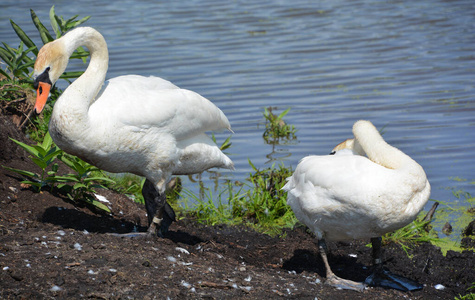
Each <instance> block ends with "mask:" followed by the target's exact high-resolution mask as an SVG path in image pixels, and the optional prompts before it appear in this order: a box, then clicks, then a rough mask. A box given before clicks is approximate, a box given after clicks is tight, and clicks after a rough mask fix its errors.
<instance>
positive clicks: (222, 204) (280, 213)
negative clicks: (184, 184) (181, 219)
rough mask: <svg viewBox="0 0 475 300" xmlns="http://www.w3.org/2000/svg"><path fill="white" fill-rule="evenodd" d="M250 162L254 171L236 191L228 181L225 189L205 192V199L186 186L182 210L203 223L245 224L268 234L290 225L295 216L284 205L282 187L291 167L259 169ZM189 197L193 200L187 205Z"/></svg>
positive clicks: (291, 225)
mask: <svg viewBox="0 0 475 300" xmlns="http://www.w3.org/2000/svg"><path fill="white" fill-rule="evenodd" d="M249 165H250V166H251V168H252V169H253V172H252V173H250V174H249V177H248V178H247V179H246V183H245V184H243V185H240V186H238V187H237V189H238V190H237V191H235V190H234V189H235V188H236V186H234V185H233V184H231V183H230V182H228V184H227V187H226V189H224V190H223V191H221V192H220V193H218V194H217V195H212V193H211V192H208V193H207V194H205V199H206V200H201V199H200V198H198V197H197V196H196V195H194V194H192V193H190V192H189V191H187V190H185V191H184V192H183V193H182V194H181V196H182V197H183V199H184V200H182V201H181V204H182V205H183V207H184V209H183V213H185V214H186V215H189V216H191V217H193V218H195V219H196V220H198V221H199V222H201V223H204V224H210V225H215V224H228V225H245V226H248V227H251V228H254V229H256V230H258V231H261V232H265V233H269V234H278V233H280V232H281V231H282V229H283V228H292V227H293V226H294V225H295V224H296V223H297V220H296V218H295V216H294V214H293V212H292V210H291V208H290V206H288V205H287V201H286V197H287V194H286V193H285V192H284V191H282V187H283V186H284V184H285V182H286V181H285V180H286V178H287V177H289V176H290V175H291V174H292V172H291V170H290V169H287V168H285V167H284V166H283V165H280V166H279V167H276V166H275V165H272V166H271V167H269V168H265V169H263V170H259V169H258V168H256V167H255V166H254V165H253V164H252V162H251V161H249ZM223 198H226V199H225V200H224V199H223ZM213 199H215V201H217V206H216V205H215V204H214V201H213ZM190 200H192V201H193V202H194V203H196V204H195V205H193V206H190V204H189V202H190Z"/></svg>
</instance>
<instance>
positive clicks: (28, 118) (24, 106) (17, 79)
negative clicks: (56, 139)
mask: <svg viewBox="0 0 475 300" xmlns="http://www.w3.org/2000/svg"><path fill="white" fill-rule="evenodd" d="M30 15H31V20H32V21H33V24H34V25H35V27H36V29H37V31H38V34H39V36H40V38H41V41H42V42H43V43H44V44H46V43H48V42H50V41H52V40H54V39H55V38H58V37H60V36H61V35H63V34H64V33H66V32H67V31H69V30H70V29H72V28H74V27H77V26H79V25H81V24H83V23H84V22H86V21H87V20H88V19H89V18H90V17H85V18H82V19H80V20H75V19H76V18H77V16H74V17H72V18H70V19H68V20H64V19H63V17H60V16H57V15H56V13H55V11H54V6H52V7H51V9H50V14H49V18H50V23H51V27H52V29H53V34H51V33H50V31H48V29H47V28H46V27H45V26H44V25H43V23H42V22H41V21H40V19H39V18H38V17H37V15H36V13H35V12H34V11H33V10H30ZM10 23H11V25H12V28H13V30H14V31H15V33H16V34H17V36H18V38H19V39H20V43H19V46H18V47H17V48H15V47H12V46H10V45H8V44H6V43H2V44H3V47H1V46H0V58H1V59H2V61H3V62H4V66H5V67H4V68H0V108H1V110H2V111H9V112H10V113H12V114H15V115H18V116H20V121H19V122H18V123H19V124H18V125H19V127H20V128H21V129H24V128H25V129H26V131H27V132H28V134H29V135H30V137H31V138H33V139H34V140H36V141H41V140H42V139H43V137H44V136H45V135H46V132H47V131H48V122H49V118H50V115H51V112H52V107H53V104H54V102H55V101H56V99H57V98H58V97H59V95H60V94H61V91H60V90H58V89H57V88H55V87H53V88H52V89H51V91H50V93H51V96H50V101H49V104H48V105H47V106H46V108H45V110H44V112H43V114H42V116H36V115H35V114H33V104H34V100H33V93H32V90H33V79H32V78H31V75H32V69H33V65H34V63H35V60H36V56H37V55H38V51H39V47H38V46H37V45H36V44H35V43H34V42H33V41H32V39H31V38H30V37H29V36H28V35H27V34H26V33H25V31H24V30H23V29H21V28H20V26H18V25H17V24H16V23H15V22H14V21H13V20H10ZM53 36H54V37H53ZM88 56H89V52H87V51H86V50H84V49H83V48H78V49H77V50H76V51H75V52H74V54H73V55H72V56H71V58H72V59H82V60H83V62H84V63H85V62H86V59H87V57H88ZM81 74H82V72H66V73H64V74H63V75H61V77H60V78H62V79H65V80H67V81H68V82H69V80H70V79H74V78H77V77H79V76H80V75H81Z"/></svg>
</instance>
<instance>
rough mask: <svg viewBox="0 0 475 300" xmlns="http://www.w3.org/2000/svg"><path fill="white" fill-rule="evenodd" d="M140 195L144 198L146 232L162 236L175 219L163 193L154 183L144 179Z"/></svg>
mask: <svg viewBox="0 0 475 300" xmlns="http://www.w3.org/2000/svg"><path fill="white" fill-rule="evenodd" d="M142 195H143V197H144V200H145V208H146V209H147V216H148V225H149V227H148V230H147V232H148V234H151V235H155V234H156V235H158V236H160V237H163V236H164V234H165V233H167V231H168V227H170V225H171V223H172V222H173V221H175V212H174V211H173V208H172V207H171V206H170V205H169V204H168V203H167V196H166V194H165V193H162V194H160V193H159V192H158V191H157V190H156V189H155V186H154V184H153V183H152V182H151V181H149V180H148V179H146V180H145V183H144V186H143V188H142Z"/></svg>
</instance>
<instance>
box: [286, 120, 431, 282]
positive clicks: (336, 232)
mask: <svg viewBox="0 0 475 300" xmlns="http://www.w3.org/2000/svg"><path fill="white" fill-rule="evenodd" d="M353 134H354V139H349V140H346V141H345V142H343V143H341V144H339V145H338V146H337V147H335V149H333V151H332V154H335V155H325V156H308V157H305V158H303V159H302V160H301V161H300V163H299V164H298V166H297V168H296V169H295V172H294V174H293V175H292V176H291V177H289V179H288V182H287V184H286V185H285V186H284V187H283V189H284V190H286V191H288V196H287V202H288V204H289V205H290V207H291V208H292V210H293V211H294V213H295V216H296V217H297V219H298V220H300V221H301V222H302V223H304V224H305V225H306V226H308V227H309V228H310V230H311V231H312V232H314V233H315V235H316V237H317V239H318V240H319V248H320V253H321V256H322V258H323V260H324V263H325V266H326V272H327V283H329V284H332V285H335V286H340V287H343V288H349V289H356V290H360V289H362V288H363V287H364V285H363V284H360V283H355V282H352V281H348V280H343V279H341V278H338V277H337V276H335V275H334V274H333V272H332V271H331V269H330V266H329V265H328V261H327V258H326V245H325V240H333V241H342V240H350V239H363V238H371V241H372V243H373V251H375V252H374V254H373V255H374V257H375V266H376V267H377V268H375V269H377V270H378V272H377V273H378V274H377V275H386V276H387V277H391V275H389V273H384V274H381V273H383V272H381V269H382V267H381V266H382V263H381V258H380V245H381V239H380V237H381V236H382V235H383V234H385V233H387V232H391V231H393V230H396V229H399V228H401V227H403V226H405V225H407V224H409V223H410V222H412V221H413V220H414V219H415V218H416V216H417V215H418V213H419V212H420V211H421V210H422V208H423V207H424V205H425V204H426V203H427V201H428V199H429V195H430V184H429V181H428V180H427V178H426V174H425V172H424V170H423V169H422V167H421V166H420V165H419V164H418V163H416V162H415V161H414V160H413V159H411V158H410V157H409V156H408V155H406V154H404V153H403V152H401V151H400V150H398V149H397V148H395V147H392V146H390V145H388V144H387V143H386V142H385V141H384V140H383V138H382V137H381V135H380V134H379V132H378V130H377V129H376V128H375V127H374V126H373V124H372V123H371V122H369V121H358V122H356V123H355V124H354V126H353ZM364 155H366V156H367V157H365V156H364ZM367 282H368V283H370V284H373V283H374V284H377V282H378V279H375V278H374V276H373V277H372V278H370V279H368V280H367ZM400 286H402V287H401V289H406V290H407V289H413V287H414V286H416V287H418V288H419V287H420V286H418V285H411V283H408V284H407V286H406V284H405V283H404V282H403V283H400V282H398V283H397V284H396V288H398V287H400ZM392 287H394V286H392Z"/></svg>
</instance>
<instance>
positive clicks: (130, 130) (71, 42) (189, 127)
mask: <svg viewBox="0 0 475 300" xmlns="http://www.w3.org/2000/svg"><path fill="white" fill-rule="evenodd" d="M79 46H86V47H87V48H88V49H89V50H90V52H91V60H90V63H89V66H88V68H87V70H86V71H85V72H84V74H83V75H82V76H80V77H79V78H78V79H76V80H75V81H74V82H73V83H72V84H71V85H70V86H69V87H68V88H67V89H66V90H65V91H64V92H63V94H62V95H61V97H60V98H59V99H58V100H57V102H56V104H55V106H54V110H53V114H52V117H51V121H50V126H49V130H50V133H51V136H52V138H53V140H54V141H55V143H56V144H57V145H58V146H59V147H60V148H61V149H63V150H64V151H66V152H69V153H71V154H74V155H77V156H78V157H80V158H82V159H84V160H86V161H89V162H91V163H92V164H94V165H96V166H97V167H99V168H102V169H104V170H106V171H110V172H131V173H134V174H137V175H140V176H144V177H146V178H147V179H149V180H150V181H152V182H153V183H154V184H155V186H156V188H157V190H158V191H159V192H160V193H162V192H164V190H165V183H166V182H167V180H169V178H170V176H171V175H172V174H192V173H197V172H202V171H204V170H207V169H209V168H212V167H222V168H229V169H232V168H233V163H232V161H231V160H230V159H229V158H228V157H227V156H226V155H224V154H223V153H222V152H221V151H220V149H219V148H218V147H217V146H216V145H215V144H214V143H213V142H212V140H211V139H210V138H209V137H208V136H207V135H206V134H205V132H207V131H218V130H219V131H222V130H226V129H228V130H231V126H230V124H229V121H228V119H227V118H226V116H225V115H224V113H223V112H222V111H221V110H220V109H219V108H218V107H216V106H215V105H214V104H213V103H212V102H210V101H209V100H207V99H206V98H204V97H202V96H200V95H199V94H197V93H195V92H192V91H189V90H185V89H180V88H179V87H177V86H176V85H174V84H172V83H171V82H169V81H167V80H164V79H161V78H158V77H144V76H139V75H126V76H120V77H116V78H113V79H110V80H108V81H107V82H105V83H104V79H105V76H106V72H107V68H108V50H107V44H106V42H105V40H104V38H103V37H102V35H101V34H100V33H99V32H97V31H96V30H95V29H93V28H89V27H81V28H77V29H74V30H72V31H70V32H69V33H67V34H66V35H65V36H63V37H62V38H60V39H58V40H55V41H53V42H51V43H49V44H47V45H45V46H44V47H43V48H42V49H41V50H40V53H39V54H38V59H37V61H36V63H35V75H36V76H38V75H39V74H42V73H44V72H47V73H48V74H49V78H50V79H51V81H52V83H53V84H54V82H55V81H56V80H57V79H58V78H59V76H60V75H61V74H62V73H63V72H64V70H65V69H66V66H67V62H68V59H69V57H70V55H71V54H72V52H73V51H74V50H75V49H76V48H77V47H79Z"/></svg>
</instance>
